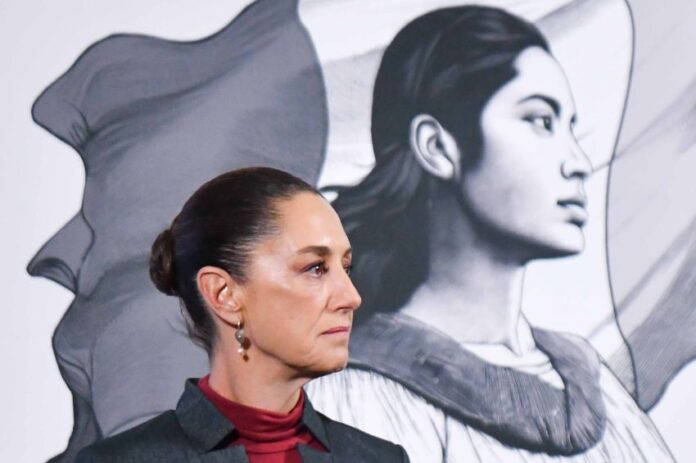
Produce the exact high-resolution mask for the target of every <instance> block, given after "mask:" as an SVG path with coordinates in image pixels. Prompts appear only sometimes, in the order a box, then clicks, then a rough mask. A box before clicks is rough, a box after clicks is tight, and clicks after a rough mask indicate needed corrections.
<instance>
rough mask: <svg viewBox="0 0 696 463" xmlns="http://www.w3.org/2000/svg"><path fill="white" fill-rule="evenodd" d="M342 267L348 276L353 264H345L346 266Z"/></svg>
mask: <svg viewBox="0 0 696 463" xmlns="http://www.w3.org/2000/svg"><path fill="white" fill-rule="evenodd" d="M343 269H344V270H345V271H346V275H349V276H350V272H352V271H353V265H352V264H351V265H347V266H345V267H343Z"/></svg>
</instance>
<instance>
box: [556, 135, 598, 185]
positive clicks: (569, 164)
mask: <svg viewBox="0 0 696 463" xmlns="http://www.w3.org/2000/svg"><path fill="white" fill-rule="evenodd" d="M591 173H592V163H591V162H590V158H588V157H587V154H585V151H583V149H582V148H581V147H580V145H578V143H577V141H575V140H573V146H572V147H571V149H570V153H569V154H568V157H566V159H565V160H564V161H563V163H562V164H561V175H563V177H565V178H567V179H570V178H573V177H579V178H581V179H583V180H584V179H585V178H587V177H589V176H590V174H591Z"/></svg>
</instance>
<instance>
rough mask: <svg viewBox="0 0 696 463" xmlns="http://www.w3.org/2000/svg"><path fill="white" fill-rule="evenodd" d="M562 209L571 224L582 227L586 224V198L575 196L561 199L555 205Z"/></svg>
mask: <svg viewBox="0 0 696 463" xmlns="http://www.w3.org/2000/svg"><path fill="white" fill-rule="evenodd" d="M557 204H558V205H559V206H561V207H562V208H563V209H565V210H566V211H568V221H569V222H570V223H572V224H575V225H577V226H578V227H582V226H583V225H585V224H586V223H587V219H588V214H587V209H586V208H585V206H586V204H587V198H586V197H585V196H576V197H572V198H567V199H562V200H560V201H558V203H557Z"/></svg>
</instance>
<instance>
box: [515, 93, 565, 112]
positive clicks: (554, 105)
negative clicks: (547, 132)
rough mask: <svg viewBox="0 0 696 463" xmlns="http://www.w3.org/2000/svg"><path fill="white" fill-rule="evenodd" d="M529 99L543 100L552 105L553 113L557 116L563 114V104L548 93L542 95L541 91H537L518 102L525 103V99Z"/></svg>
mask: <svg viewBox="0 0 696 463" xmlns="http://www.w3.org/2000/svg"><path fill="white" fill-rule="evenodd" d="M529 100H541V101H543V102H544V103H546V104H547V105H549V106H550V107H551V109H552V110H553V113H554V114H555V115H556V117H560V116H561V104H560V103H559V102H558V100H556V99H555V98H553V97H550V96H548V95H542V94H540V93H535V94H534V95H529V96H527V97H524V98H522V99H521V100H520V101H518V102H517V104H520V103H524V102H525V101H529Z"/></svg>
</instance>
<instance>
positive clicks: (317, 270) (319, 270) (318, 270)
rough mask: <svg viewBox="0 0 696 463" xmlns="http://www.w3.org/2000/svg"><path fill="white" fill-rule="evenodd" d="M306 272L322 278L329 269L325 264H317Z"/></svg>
mask: <svg viewBox="0 0 696 463" xmlns="http://www.w3.org/2000/svg"><path fill="white" fill-rule="evenodd" d="M306 271H307V272H309V273H310V274H311V275H314V276H322V275H323V274H325V273H326V272H328V271H329V269H328V268H326V264H325V263H324V262H317V263H316V264H313V265H311V266H310V267H307V269H306Z"/></svg>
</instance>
